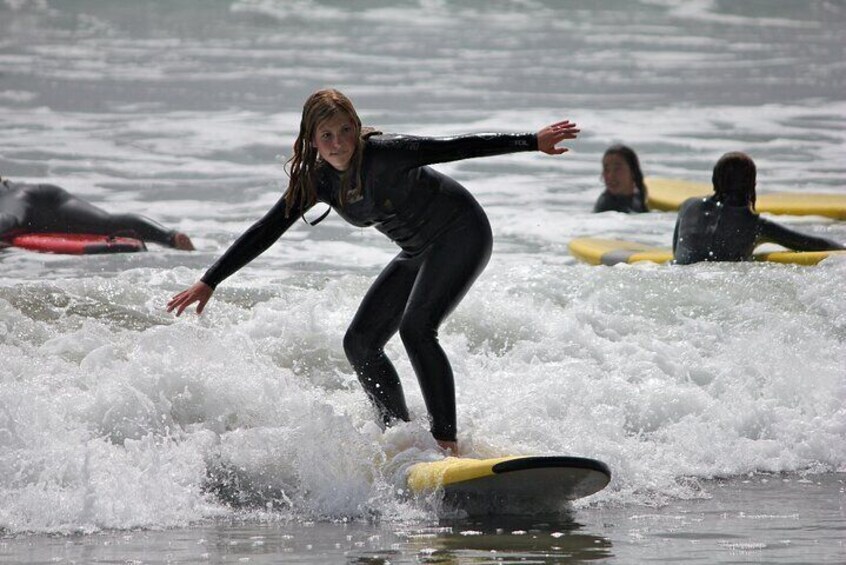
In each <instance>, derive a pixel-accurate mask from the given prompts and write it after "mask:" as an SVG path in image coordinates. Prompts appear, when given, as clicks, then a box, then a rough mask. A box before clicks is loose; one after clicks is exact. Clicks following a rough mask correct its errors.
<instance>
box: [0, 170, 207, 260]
mask: <svg viewBox="0 0 846 565" xmlns="http://www.w3.org/2000/svg"><path fill="white" fill-rule="evenodd" d="M51 232H54V233H62V234H94V235H110V236H111V235H113V236H126V237H134V238H136V239H140V240H143V241H148V242H153V243H159V244H161V245H165V246H167V247H173V248H176V249H182V250H185V251H192V250H193V249H194V245H193V243H192V242H191V239H190V238H189V237H188V236H187V235H185V234H184V233H182V232H178V231H176V230H169V229H167V228H165V227H163V226H162V225H160V224H159V223H157V222H154V221H153V220H151V219H149V218H145V217H144V216H140V215H138V214H111V213H109V212H106V211H105V210H103V209H101V208H98V207H97V206H94V205H93V204H91V203H90V202H87V201H85V200H83V199H82V198H79V197H77V196H74V195H73V194H71V193H70V192H68V191H67V190H65V189H63V188H61V187H59V186H55V185H52V184H26V183H19V182H12V181H10V180H7V179H6V180H4V179H0V241H3V240H5V241H8V240H9V239H11V238H12V237H14V236H16V235H21V234H25V233H51Z"/></svg>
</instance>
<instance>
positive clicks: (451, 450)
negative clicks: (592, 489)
mask: <svg viewBox="0 0 846 565" xmlns="http://www.w3.org/2000/svg"><path fill="white" fill-rule="evenodd" d="M435 441H437V442H438V447H440V448H441V449H443V450H444V451H446V453H447V455H451V456H452V457H459V455H458V442H457V441H444V440H440V439H438V440H435Z"/></svg>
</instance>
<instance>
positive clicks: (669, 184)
mask: <svg viewBox="0 0 846 565" xmlns="http://www.w3.org/2000/svg"><path fill="white" fill-rule="evenodd" d="M646 188H647V190H648V204H649V208H650V209H651V210H663V211H667V212H669V211H673V210H678V209H679V207H680V206H681V205H682V203H683V202H684V201H685V200H687V199H688V198H696V197H703V196H710V195H711V194H713V189H712V187H711V185H710V184H709V183H700V182H691V181H686V180H680V179H660V178H649V179H647V180H646ZM755 209H756V210H757V211H758V212H766V213H770V214H787V215H793V216H825V217H828V218H834V219H836V220H846V193H839V194H837V193H823V192H771V193H766V192H764V193H759V194H758V197H757V201H756V203H755Z"/></svg>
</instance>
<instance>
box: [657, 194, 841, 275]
mask: <svg viewBox="0 0 846 565" xmlns="http://www.w3.org/2000/svg"><path fill="white" fill-rule="evenodd" d="M767 242H770V243H777V244H779V245H782V246H784V247H787V248H788V249H795V250H798V251H828V250H831V249H843V246H842V245H840V244H839V243H837V242H835V241H832V240H830V239H825V238H822V237H815V236H812V235H806V234H802V233H799V232H795V231H793V230H790V229H787V228H786V227H784V226H781V225H779V224H777V223H775V222H771V221H769V220H765V219H764V218H761V217H760V216H759V215H758V214H756V213H755V212H753V211H752V210H751V209H750V208H749V206H739V205H729V204H723V203H721V202H719V201H718V200H717V199H716V198H715V197H713V196H712V197H710V198H691V199H689V200H687V201H685V202H684V203H683V204H682V206H681V208H680V209H679V216H678V219H677V220H676V228H675V232H674V233H673V257H674V259H675V262H676V263H679V264H681V265H688V264H690V263H698V262H700V261H748V260H750V259H751V258H752V252H753V251H754V250H755V247H757V246H758V245H760V244H762V243H767Z"/></svg>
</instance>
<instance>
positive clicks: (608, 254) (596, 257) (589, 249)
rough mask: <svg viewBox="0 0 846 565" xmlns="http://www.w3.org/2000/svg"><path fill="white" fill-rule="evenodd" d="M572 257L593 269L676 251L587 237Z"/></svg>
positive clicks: (777, 254) (811, 256) (789, 254)
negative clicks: (592, 266) (593, 266)
mask: <svg viewBox="0 0 846 565" xmlns="http://www.w3.org/2000/svg"><path fill="white" fill-rule="evenodd" d="M568 247H569V249H570V254H571V255H572V256H573V257H575V258H576V259H578V260H580V261H584V262H585V263H590V264H591V265H616V264H617V263H630V264H631V263H637V262H639V261H649V262H652V263H667V262H669V261H671V260H672V259H673V250H672V249H669V248H666V247H652V246H649V245H646V244H643V243H637V242H634V241H624V240H619V239H601V238H592V237H583V238H578V239H574V240H572V241H571V242H570V243H569V245H568ZM835 255H841V256H846V251H767V252H760V251H759V252H756V253H755V254H754V255H753V259H754V260H755V261H769V262H772V263H791V264H794V265H816V264H817V263H819V262H820V261H822V260H823V259H825V258H826V257H831V256H835Z"/></svg>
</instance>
